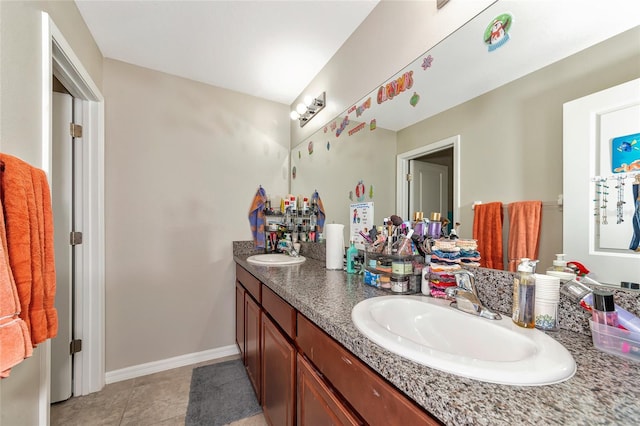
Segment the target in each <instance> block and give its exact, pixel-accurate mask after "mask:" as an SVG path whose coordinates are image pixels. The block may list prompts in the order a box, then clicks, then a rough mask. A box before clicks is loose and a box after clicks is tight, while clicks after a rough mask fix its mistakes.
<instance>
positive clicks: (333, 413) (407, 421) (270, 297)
mask: <svg viewBox="0 0 640 426" xmlns="http://www.w3.org/2000/svg"><path fill="white" fill-rule="evenodd" d="M241 301H242V302H241ZM236 309H238V310H239V311H241V312H236V341H237V342H238V346H239V347H240V351H241V352H243V360H244V363H245V367H246V369H247V373H248V375H249V379H250V380H251V384H252V385H253V387H254V390H255V392H256V395H257V397H258V401H259V402H260V405H261V406H262V409H263V412H264V416H265V418H266V420H267V422H268V423H269V424H270V425H272V426H281V425H282V426H289V425H291V426H292V425H294V424H297V425H305V426H316V425H318V426H325V425H362V424H368V425H373V426H375V425H384V426H387V425H440V424H441V423H440V422H438V421H437V420H435V419H434V418H432V417H431V416H429V415H428V414H427V413H426V412H425V411H424V410H423V409H422V408H420V407H419V406H417V405H416V404H415V403H414V402H413V401H411V400H410V399H409V398H408V397H406V396H405V395H404V394H403V393H402V392H400V391H398V390H397V389H396V388H395V387H393V386H392V385H391V384H389V383H388V382H387V381H386V380H384V379H383V378H382V377H380V376H379V375H378V374H377V373H375V372H374V371H373V370H372V369H371V368H369V367H368V366H367V365H366V364H364V363H363V362H362V361H360V360H359V359H358V358H357V357H356V356H355V355H353V354H352V353H351V352H349V351H348V350H346V349H345V348H344V347H343V346H342V345H340V344H339V343H338V342H337V341H335V340H334V339H333V338H332V337H330V336H329V335H328V334H327V333H325V332H324V331H323V330H322V329H320V328H319V327H318V326H316V325H315V324H314V323H312V322H311V321H310V320H309V319H307V318H306V317H305V316H303V315H302V314H300V313H299V312H297V311H296V310H295V308H293V307H292V306H291V305H289V304H288V303H287V302H286V301H284V300H283V299H282V298H281V297H280V296H278V295H277V294H276V293H274V292H273V291H272V290H271V289H270V288H269V287H267V286H266V285H264V284H263V283H261V282H260V281H258V280H257V279H256V278H255V277H254V276H253V275H251V274H250V273H249V272H248V271H247V270H245V269H244V268H243V267H241V266H239V265H236Z"/></svg>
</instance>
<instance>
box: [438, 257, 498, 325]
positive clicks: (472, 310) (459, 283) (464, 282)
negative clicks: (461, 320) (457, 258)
mask: <svg viewBox="0 0 640 426" xmlns="http://www.w3.org/2000/svg"><path fill="white" fill-rule="evenodd" d="M454 275H455V277H456V287H449V288H447V289H446V290H445V293H446V294H447V296H449V297H451V298H453V299H455V301H454V302H451V306H452V307H454V308H456V309H459V310H461V311H463V312H467V313H469V314H473V315H478V316H480V317H483V318H487V319H492V320H499V319H501V318H502V317H501V316H500V314H498V313H496V312H493V311H492V310H490V309H489V308H487V307H485V306H484V305H483V304H482V302H480V298H479V297H478V291H477V290H476V283H475V277H474V276H473V274H472V273H471V272H470V271H467V270H466V269H463V270H461V271H456V272H454Z"/></svg>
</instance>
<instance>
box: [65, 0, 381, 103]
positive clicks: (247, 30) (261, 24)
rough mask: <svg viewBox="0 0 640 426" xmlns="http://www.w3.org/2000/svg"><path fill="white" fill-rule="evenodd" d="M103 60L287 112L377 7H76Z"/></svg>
mask: <svg viewBox="0 0 640 426" xmlns="http://www.w3.org/2000/svg"><path fill="white" fill-rule="evenodd" d="M75 2H76V5H77V6H78V9H79V10H80V13H81V15H82V17H83V19H84V21H85V22H86V24H87V26H88V27H89V31H91V34H92V35H93V37H94V39H95V40H96V43H97V44H98V47H99V48H100V51H101V52H102V54H103V56H104V57H106V58H111V59H117V60H120V61H123V62H127V63H130V64H134V65H138V66H141V67H145V68H150V69H153V70H157V71H161V72H165V73H168V74H173V75H177V76H180V77H185V78H188V79H191V80H195V81H200V82H203V83H207V84H210V85H213V86H217V87H222V88H226V89H230V90H234V91H237V92H241V93H246V94H249V95H253V96H257V97H260V98H263V99H268V100H271V101H275V102H279V103H283V104H286V105H291V104H292V103H293V102H294V101H295V99H296V98H297V97H298V96H299V95H300V94H301V93H302V91H303V90H304V89H305V87H307V85H308V84H309V83H310V82H311V81H312V79H313V78H314V77H315V76H316V75H317V74H318V73H319V72H320V70H321V69H322V68H323V67H324V66H325V65H326V63H327V62H328V61H329V60H330V59H331V57H332V56H333V55H334V53H335V52H336V51H337V50H338V49H339V48H340V47H341V46H342V44H343V43H344V42H345V41H346V40H347V39H348V38H349V36H351V34H352V33H353V32H354V31H355V29H356V28H357V27H358V26H359V25H360V24H361V23H362V21H364V19H365V18H366V17H367V15H369V13H370V12H371V10H373V8H374V7H375V6H376V5H377V3H378V0H358V1H350V0H340V1H321V0H290V1H267V0H264V1H260V0H254V1H242V0H235V1H213V0H206V1H164V0H146V1H133V0H132V1H103V0H76V1H75Z"/></svg>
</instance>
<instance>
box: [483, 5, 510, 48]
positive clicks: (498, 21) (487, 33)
mask: <svg viewBox="0 0 640 426" xmlns="http://www.w3.org/2000/svg"><path fill="white" fill-rule="evenodd" d="M512 22H513V16H511V14H510V13H503V14H501V15H498V16H496V17H495V18H493V20H492V21H491V23H490V24H489V25H488V26H487V29H486V30H484V42H485V43H486V44H487V45H488V46H489V52H493V51H494V50H496V49H497V48H499V47H501V46H503V45H504V44H505V43H506V42H507V41H509V30H510V29H511V23H512Z"/></svg>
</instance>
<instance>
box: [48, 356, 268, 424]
mask: <svg viewBox="0 0 640 426" xmlns="http://www.w3.org/2000/svg"><path fill="white" fill-rule="evenodd" d="M235 358H237V356H231V357H226V358H221V359H217V360H215V361H209V362H204V363H200V364H195V365H189V366H185V367H180V368H175V369H173V370H168V371H163V372H160V373H155V374H151V375H148V376H143V377H137V378H135V379H130V380H125V381H122V382H117V383H112V384H109V385H107V386H105V388H104V389H103V390H101V391H100V392H96V393H92V394H89V395H86V396H80V397H73V398H70V399H69V400H67V401H63V402H59V403H56V404H52V405H51V426H98V425H100V426H125V425H132V426H133V425H135V426H152V425H153V426H177V425H184V420H185V416H186V414H187V405H188V403H189V387H190V384H191V372H192V370H193V369H194V368H195V367H199V366H202V365H207V364H213V363H216V362H223V361H228V360H231V359H235ZM266 424H267V423H266V421H265V419H264V416H263V415H262V414H259V415H257V416H254V417H249V418H246V419H242V420H238V421H237V422H233V423H231V425H233V426H266Z"/></svg>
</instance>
